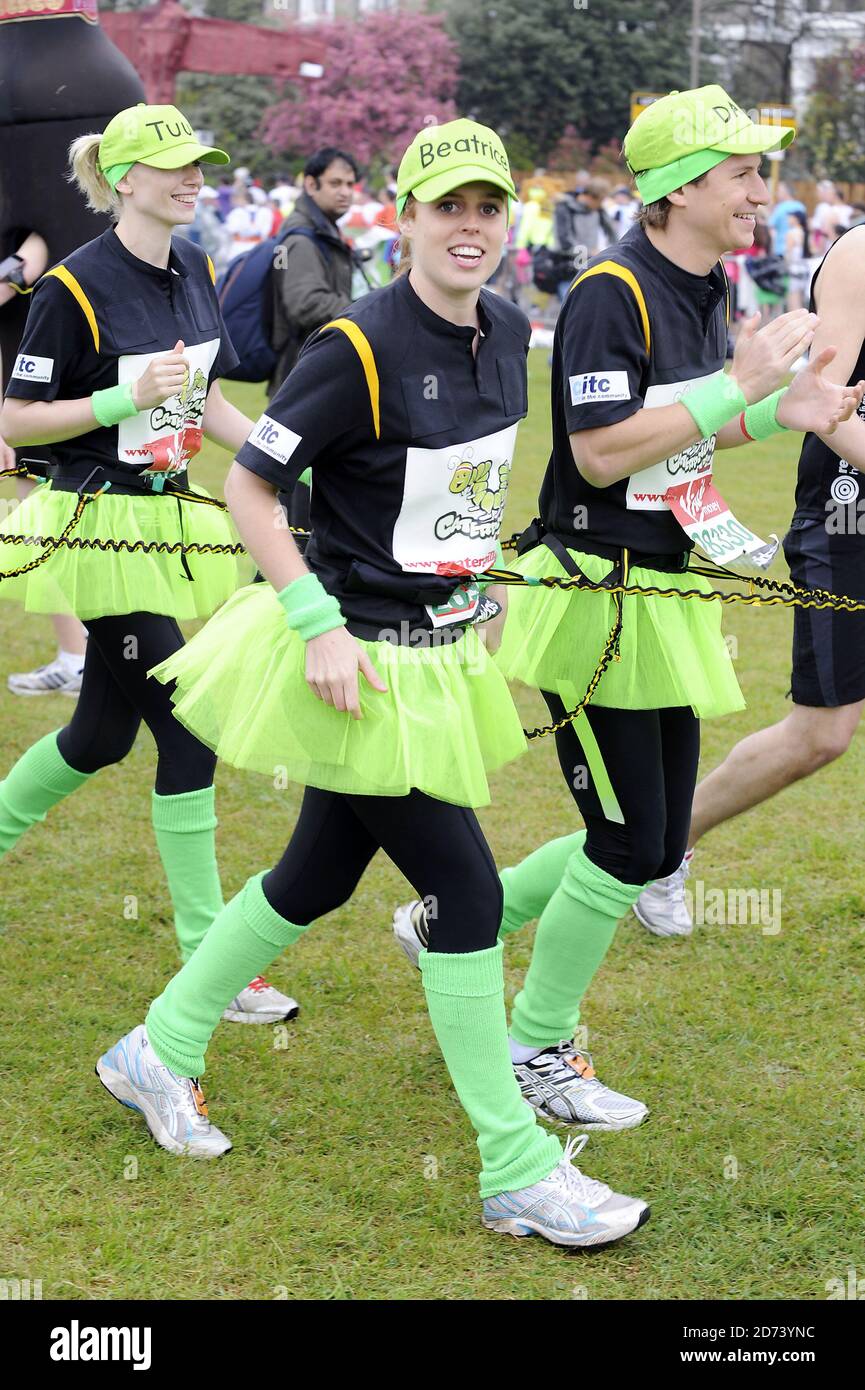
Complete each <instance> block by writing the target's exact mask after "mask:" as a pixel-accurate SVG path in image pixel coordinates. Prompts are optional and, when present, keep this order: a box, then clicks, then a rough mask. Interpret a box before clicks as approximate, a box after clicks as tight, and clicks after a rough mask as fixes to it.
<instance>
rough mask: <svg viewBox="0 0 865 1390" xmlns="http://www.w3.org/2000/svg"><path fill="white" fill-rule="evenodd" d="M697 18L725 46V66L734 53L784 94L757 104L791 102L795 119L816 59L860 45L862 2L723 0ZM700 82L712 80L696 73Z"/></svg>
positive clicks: (864, 30) (863, 40)
mask: <svg viewBox="0 0 865 1390" xmlns="http://www.w3.org/2000/svg"><path fill="white" fill-rule="evenodd" d="M707 11H708V13H707ZM703 14H704V22H705V20H706V19H708V20H709V22H710V23H711V24H712V27H713V29H714V32H715V34H716V35H717V36H718V38H719V39H720V40H721V44H722V45H723V46H724V47H729V50H730V53H731V66H732V61H734V60H732V55H733V54H734V53H735V54H737V56H738V60H739V62H742V61H744V62H746V63H747V64H748V66H749V67H750V68H751V71H752V74H753V72H754V71H762V72H764V73H765V75H766V81H767V82H768V84H769V85H770V86H773V87H777V86H778V85H779V82H780V83H781V84H782V85H783V86H785V87H786V90H784V91H766V92H765V93H764V94H763V96H762V99H763V100H765V101H767V102H772V101H787V102H791V103H792V105H793V106H794V107H795V108H796V114H797V115H798V116H801V115H802V112H803V111H804V109H805V107H806V106H807V104H808V97H809V95H810V93H811V92H812V90H813V88H814V82H815V73H816V65H817V63H818V62H819V60H820V59H821V58H826V57H828V56H829V55H830V54H831V53H836V52H838V51H839V50H843V49H849V48H854V47H856V46H857V45H858V44H865V0H858V3H857V0H741V3H740V2H739V0H732V3H731V2H730V0H728V3H727V4H725V5H723V7H721V8H714V9H712V10H710V9H709V7H708V6H707V7H705V8H704V10H703ZM721 15H725V16H726V15H729V18H723V19H722V18H721ZM721 51H723V48H722V50H721ZM728 80H729V78H728ZM701 81H712V75H711V74H710V73H705V72H704V73H702V74H701ZM752 81H753V76H752ZM863 100H865V94H863Z"/></svg>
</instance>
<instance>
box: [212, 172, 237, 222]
mask: <svg viewBox="0 0 865 1390" xmlns="http://www.w3.org/2000/svg"><path fill="white" fill-rule="evenodd" d="M233 200H234V183H233V181H232V180H231V178H229V176H228V174H223V175H222V177H221V178H220V180H219V187H218V188H217V190H216V210H217V212H218V213H219V218H220V221H222V222H225V221H227V219H228V214H229V213H230V212H231V209H232V207H233V205H234V203H233Z"/></svg>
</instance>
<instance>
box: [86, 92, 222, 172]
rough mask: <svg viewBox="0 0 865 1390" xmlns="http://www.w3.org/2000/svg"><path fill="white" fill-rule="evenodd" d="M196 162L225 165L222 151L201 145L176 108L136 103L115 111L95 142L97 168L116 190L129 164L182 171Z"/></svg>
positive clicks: (129, 167)
mask: <svg viewBox="0 0 865 1390" xmlns="http://www.w3.org/2000/svg"><path fill="white" fill-rule="evenodd" d="M197 159H202V160H205V161H206V162H207V163H208V164H228V163H230V157H229V156H228V155H227V154H226V153H225V150H216V149H212V148H211V147H210V146H208V145H202V144H201V143H200V142H199V141H198V140H197V139H196V138H195V131H194V130H193V129H192V126H191V125H190V124H189V122H188V121H187V119H186V117H185V116H184V115H182V114H181V112H180V111H178V109H177V107H176V106H147V105H146V103H145V102H143V101H140V102H139V103H138V105H137V106H128V107H127V108H126V110H125V111H118V113H117V115H116V116H113V117H112V118H111V120H110V121H109V122H108V125H107V126H106V127H105V131H104V133H103V136H102V139H101V140H100V142H99V167H100V169H101V170H102V172H103V174H104V175H105V177H106V179H107V180H108V182H109V183H110V185H111V187H112V188H116V187H117V184H118V183H119V181H120V179H122V178H123V177H124V175H126V174H128V173H129V170H130V169H131V168H132V166H133V164H149V165H151V166H152V168H154V169H182V168H183V166H184V164H192V163H194V162H195V160H197Z"/></svg>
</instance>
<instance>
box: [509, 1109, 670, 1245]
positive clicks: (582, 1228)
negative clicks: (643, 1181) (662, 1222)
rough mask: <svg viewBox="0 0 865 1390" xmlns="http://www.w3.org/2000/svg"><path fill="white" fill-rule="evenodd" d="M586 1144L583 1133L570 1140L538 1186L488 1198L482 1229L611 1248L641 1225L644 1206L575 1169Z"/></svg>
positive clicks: (646, 1212)
mask: <svg viewBox="0 0 865 1390" xmlns="http://www.w3.org/2000/svg"><path fill="white" fill-rule="evenodd" d="M587 1140H588V1135H587V1134H583V1135H580V1137H579V1138H575V1139H569V1140H568V1142H567V1144H566V1145H565V1151H564V1153H563V1155H562V1158H561V1160H560V1162H559V1163H558V1164H557V1165H556V1167H555V1168H554V1169H553V1171H552V1172H551V1173H550V1175H549V1177H546V1178H544V1179H542V1181H541V1182H536V1183H533V1184H532V1186H531V1187H523V1188H520V1189H519V1190H518V1191H516V1192H501V1193H499V1195H498V1196H496V1197H487V1198H486V1200H485V1201H484V1204H483V1215H482V1217H481V1220H482V1221H483V1224H484V1225H485V1226H486V1228H487V1230H488V1231H499V1232H501V1233H502V1234H503V1235H510V1236H535V1235H537V1236H543V1237H544V1239H545V1240H548V1241H550V1242H551V1243H552V1244H553V1245H610V1244H611V1243H612V1242H613V1241H614V1240H621V1239H622V1237H623V1236H626V1235H629V1234H630V1232H631V1231H635V1230H637V1228H638V1227H639V1226H644V1225H645V1224H646V1222H647V1221H648V1219H649V1207H648V1206H647V1205H646V1203H645V1202H641V1201H640V1200H639V1199H638V1198H636V1197H625V1196H624V1195H622V1194H620V1193H618V1192H613V1190H612V1188H609V1187H607V1185H606V1183H603V1182H597V1181H596V1180H595V1179H594V1178H587V1177H586V1176H585V1174H584V1173H581V1172H580V1170H579V1168H577V1167H575V1166H574V1162H573V1160H574V1158H576V1156H577V1154H579V1153H580V1152H581V1151H582V1149H583V1147H584V1146H585V1144H586V1142H587Z"/></svg>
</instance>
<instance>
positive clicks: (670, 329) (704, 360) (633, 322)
mask: <svg viewBox="0 0 865 1390" xmlns="http://www.w3.org/2000/svg"><path fill="white" fill-rule="evenodd" d="M609 263H612V266H613V271H614V272H619V273H612V274H611V273H595V274H592V271H593V270H595V269H596V267H598V266H600V265H607V264H609ZM622 272H624V278H623V275H622ZM629 277H633V278H634V280H636V282H637V284H638V285H639V287H640V289H641V290H642V294H643V297H644V302H645V310H646V315H645V318H644V315H643V312H642V310H641V306H640V304H639V301H638V298H637V296H636V294H635V293H634V290H633V288H632V284H631V281H630V279H629ZM726 318H727V310H726V279H725V276H724V272H723V269H722V268H721V266H720V265H718V266H716V267H715V268H714V270H712V272H711V273H710V274H709V275H692V274H691V273H690V272H689V271H687V270H682V269H681V268H680V267H679V266H677V265H674V263H673V262H672V261H670V260H668V259H667V257H666V256H663V255H662V254H661V252H660V251H658V250H656V248H655V247H654V246H653V245H652V243H651V242H650V241H649V239H648V237H647V236H646V234H645V232H644V231H643V230H642V228H640V227H632V228H631V230H630V231H629V232H627V233H626V234H625V236H624V237H623V238H622V240H621V241H620V242H618V243H617V244H616V246H614V247H613V248H611V249H610V250H608V251H604V252H603V253H602V254H601V255H599V256H595V257H594V259H593V260H592V261H590V262H589V265H588V267H587V272H586V274H585V278H583V279H581V280H580V281H579V282H578V283H577V285H576V287H575V288H574V289H572V290H571V292H570V294H569V295H568V297H567V299H566V300H565V303H564V305H563V307H562V312H561V314H560V316H559V321H558V324H557V325H556V334H555V343H554V346H553V372H552V388H551V389H552V409H553V452H552V455H551V457H550V462H549V465H548V467H547V472H546V476H545V478H544V482H543V486H542V488H541V495H540V513H541V517H542V519H543V522H544V524H545V526H546V527H547V529H548V530H550V531H553V532H555V533H557V534H558V535H560V536H561V537H562V538H565V537H568V538H570V543H571V544H572V545H573V546H574V547H575V548H577V549H578V548H579V546H580V542H581V541H582V542H583V543H584V544H585V545H586V548H590V542H591V541H592V540H593V539H594V540H597V541H602V542H603V543H604V544H605V545H616V546H619V545H627V546H630V547H633V548H634V549H635V550H641V551H643V552H648V553H650V554H657V555H669V554H676V553H677V552H681V551H683V550H685V549H688V548H690V543H689V542H688V540H687V537H686V536H685V533H684V532H683V531H682V529H681V527H680V526H679V524H678V522H677V521H676V520H675V517H674V516H673V515H672V513H671V512H670V510H669V507H668V506H667V504H666V503H665V502H664V501H663V497H664V494H665V492H666V491H667V489H668V488H669V487H670V486H672V485H675V484H676V483H682V482H687V481H689V480H690V479H692V478H694V477H695V476H698V475H699V474H700V473H702V472H704V471H707V470H708V468H710V467H711V460H712V454H713V452H714V447H715V437H714V436H712V438H711V439H708V440H700V441H698V442H697V443H696V444H693V445H691V446H689V447H688V448H687V449H684V450H682V452H681V453H679V454H676V455H675V456H674V457H672V458H669V459H666V460H664V461H663V462H661V463H656V464H654V465H652V467H650V468H645V469H642V470H641V471H640V472H639V473H635V474H633V475H632V476H631V477H630V478H625V479H622V481H621V482H617V483H613V484H612V485H611V486H610V487H606V488H599V487H593V486H592V485H591V484H590V483H587V482H586V480H585V479H584V478H583V476H582V474H581V473H580V471H579V469H578V468H577V465H576V463H575V462H574V457H573V453H572V451H571V443H570V439H569V436H570V435H571V434H574V433H576V432H578V431H579V430H589V429H599V428H601V427H602V426H605V425H614V424H617V423H618V422H619V421H620V420H626V419H628V417H629V416H631V415H633V414H635V413H636V411H638V410H641V409H643V408H644V407H645V408H647V409H652V408H654V407H656V406H664V405H672V404H673V403H674V402H676V401H678V400H679V399H680V398H681V396H682V395H683V394H684V393H685V392H686V390H687V389H688V388H689V387H692V386H694V385H697V384H698V383H699V382H700V381H702V380H703V379H704V378H706V377H709V376H714V375H715V374H717V373H718V372H720V371H722V370H723V367H724V362H725V358H726V352H727V326H726ZM647 337H648V346H647Z"/></svg>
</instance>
